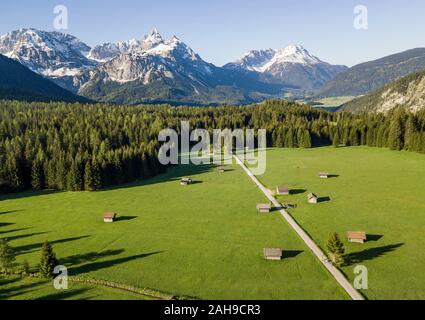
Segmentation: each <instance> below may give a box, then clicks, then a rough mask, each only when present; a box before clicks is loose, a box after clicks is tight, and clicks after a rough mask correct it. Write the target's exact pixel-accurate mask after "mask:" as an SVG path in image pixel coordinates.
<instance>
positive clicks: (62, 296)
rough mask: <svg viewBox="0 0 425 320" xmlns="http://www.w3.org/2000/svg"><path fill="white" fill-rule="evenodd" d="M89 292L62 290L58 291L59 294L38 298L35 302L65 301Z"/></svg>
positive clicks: (85, 290)
mask: <svg viewBox="0 0 425 320" xmlns="http://www.w3.org/2000/svg"><path fill="white" fill-rule="evenodd" d="M87 291H89V289H74V290H62V291H58V292H57V293H52V294H48V295H45V296H42V297H38V298H36V299H34V300H65V299H69V298H72V297H75V296H78V295H80V294H82V293H84V292H87ZM85 299H87V298H85Z"/></svg>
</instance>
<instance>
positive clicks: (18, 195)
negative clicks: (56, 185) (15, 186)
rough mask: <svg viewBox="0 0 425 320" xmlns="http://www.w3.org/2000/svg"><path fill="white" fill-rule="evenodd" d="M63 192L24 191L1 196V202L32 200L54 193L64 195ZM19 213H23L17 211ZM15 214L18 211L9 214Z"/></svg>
mask: <svg viewBox="0 0 425 320" xmlns="http://www.w3.org/2000/svg"><path fill="white" fill-rule="evenodd" d="M62 192H64V191H55V190H43V191H23V192H18V193H6V194H0V201H1V200H15V199H22V198H31V197H38V196H47V195H51V194H54V193H62ZM17 211H22V210H17ZM13 212H16V211H12V212H9V213H13Z"/></svg>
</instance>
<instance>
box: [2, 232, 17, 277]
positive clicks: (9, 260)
mask: <svg viewBox="0 0 425 320" xmlns="http://www.w3.org/2000/svg"><path fill="white" fill-rule="evenodd" d="M14 267H15V252H14V250H13V248H12V247H11V246H9V243H8V242H7V239H0V270H1V271H2V272H6V273H8V272H10V271H13V269H14Z"/></svg>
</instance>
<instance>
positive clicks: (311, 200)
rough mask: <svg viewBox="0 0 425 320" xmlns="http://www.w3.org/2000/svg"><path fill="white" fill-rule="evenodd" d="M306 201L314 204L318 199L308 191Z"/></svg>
mask: <svg viewBox="0 0 425 320" xmlns="http://www.w3.org/2000/svg"><path fill="white" fill-rule="evenodd" d="M307 201H308V203H311V204H316V203H317V202H318V201H319V198H318V197H317V196H316V195H315V194H314V193H309V194H308V196H307Z"/></svg>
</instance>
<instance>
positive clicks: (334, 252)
mask: <svg viewBox="0 0 425 320" xmlns="http://www.w3.org/2000/svg"><path fill="white" fill-rule="evenodd" d="M326 248H327V250H328V255H329V258H330V259H331V261H332V263H333V264H334V265H336V266H338V267H340V266H342V265H343V264H344V262H345V256H344V253H345V248H344V244H343V243H342V241H341V240H340V238H339V235H338V234H337V233H336V232H333V233H331V234H330V236H329V239H328V242H327V243H326Z"/></svg>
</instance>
